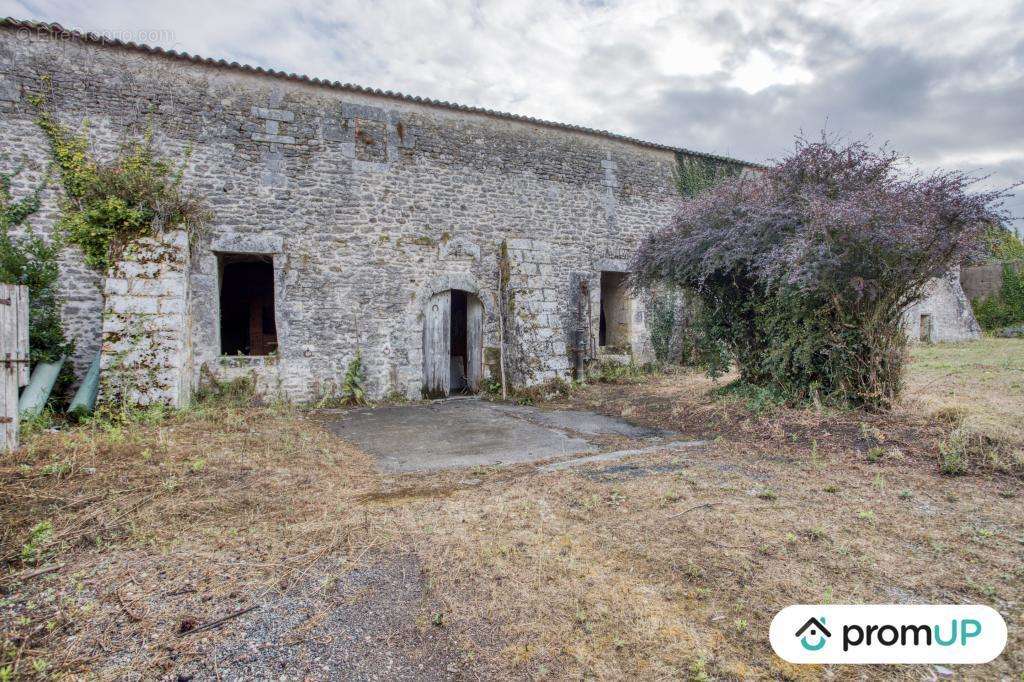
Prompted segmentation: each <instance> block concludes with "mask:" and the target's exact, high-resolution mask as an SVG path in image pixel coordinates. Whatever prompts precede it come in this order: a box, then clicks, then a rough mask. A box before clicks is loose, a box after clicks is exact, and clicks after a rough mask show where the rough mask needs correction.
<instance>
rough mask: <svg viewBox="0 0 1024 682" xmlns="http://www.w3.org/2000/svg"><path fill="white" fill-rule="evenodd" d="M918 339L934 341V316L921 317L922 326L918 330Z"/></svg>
mask: <svg viewBox="0 0 1024 682" xmlns="http://www.w3.org/2000/svg"><path fill="white" fill-rule="evenodd" d="M918 338H919V339H920V340H921V341H924V342H926V343H927V342H928V341H931V340H932V316H931V315H927V314H926V315H921V326H920V328H919V329H918Z"/></svg>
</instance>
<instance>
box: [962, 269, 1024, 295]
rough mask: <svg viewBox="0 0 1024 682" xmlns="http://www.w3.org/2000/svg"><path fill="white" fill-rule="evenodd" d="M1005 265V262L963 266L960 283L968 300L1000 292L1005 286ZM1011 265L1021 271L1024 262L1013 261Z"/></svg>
mask: <svg viewBox="0 0 1024 682" xmlns="http://www.w3.org/2000/svg"><path fill="white" fill-rule="evenodd" d="M1003 266H1004V264H1003V263H988V264H986V265H975V266H971V267H966V268H963V269H962V270H961V272H960V285H961V286H962V287H963V289H964V293H965V294H966V295H967V298H968V300H971V301H973V300H975V299H978V298H986V297H988V296H992V295H994V294H998V293H999V292H1000V291H1001V290H1002V288H1003ZM1010 267H1012V268H1014V269H1015V270H1017V271H1018V272H1020V270H1021V269H1022V268H1024V263H1011V264H1010Z"/></svg>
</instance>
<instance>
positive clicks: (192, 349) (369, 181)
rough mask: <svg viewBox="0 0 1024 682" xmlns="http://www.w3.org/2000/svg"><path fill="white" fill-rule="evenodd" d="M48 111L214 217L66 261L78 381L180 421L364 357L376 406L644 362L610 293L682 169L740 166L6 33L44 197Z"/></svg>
mask: <svg viewBox="0 0 1024 682" xmlns="http://www.w3.org/2000/svg"><path fill="white" fill-rule="evenodd" d="M40 101H43V102H45V103H44V104H43V105H42V106H45V107H46V108H47V110H48V111H49V112H51V114H52V115H53V116H54V117H55V118H56V119H57V120H58V121H60V122H61V123H62V124H64V125H66V126H69V127H71V128H73V129H76V130H77V129H82V126H83V124H85V123H86V122H87V132H88V136H89V139H90V143H91V145H92V147H93V149H94V151H95V153H97V154H98V155H99V156H101V157H102V156H109V155H112V154H113V153H114V152H115V150H116V149H117V147H118V146H119V145H120V144H123V143H124V142H126V141H129V140H132V139H138V137H139V136H141V135H143V134H145V133H146V132H151V133H152V135H153V138H154V141H155V144H156V146H157V147H158V149H159V150H160V153H161V154H162V155H163V157H165V158H167V159H168V160H170V161H172V162H174V163H183V164H184V168H185V171H184V182H185V185H186V186H187V188H188V189H190V190H193V191H195V192H196V193H197V194H198V195H200V196H202V197H203V199H204V201H205V202H206V204H207V206H208V208H209V209H210V213H211V218H210V220H209V221H208V223H207V224H206V226H205V228H204V229H203V230H202V231H201V233H200V234H197V235H193V236H192V237H191V238H190V237H189V236H186V235H185V234H184V233H180V232H165V233H163V234H160V235H158V236H156V237H154V238H151V239H144V240H141V241H139V242H136V243H135V244H133V245H132V246H131V247H130V248H129V249H127V250H126V251H125V253H124V254H123V256H122V258H121V260H120V261H119V262H117V263H116V264H114V266H113V267H112V268H111V269H110V271H109V272H106V273H99V272H96V271H94V270H91V269H90V268H88V267H86V266H85V265H84V263H83V261H82V255H81V253H80V252H79V251H78V250H77V248H76V247H68V248H67V249H65V250H64V255H63V257H62V258H63V262H62V283H63V286H64V290H65V296H66V301H67V303H66V308H65V311H64V317H65V322H66V328H67V330H68V332H69V334H70V335H71V336H73V337H74V338H75V339H76V342H77V350H76V355H75V357H74V358H73V361H74V366H75V370H76V373H77V374H78V375H79V376H81V375H82V374H83V373H84V372H85V370H86V369H87V367H88V364H89V362H90V361H91V359H92V358H93V357H95V356H96V354H97V353H98V352H99V351H100V349H102V359H103V368H104V374H103V376H104V390H123V391H125V392H126V393H128V394H130V395H131V396H132V397H133V398H135V399H137V400H139V401H141V402H149V401H167V402H170V403H172V404H181V403H184V402H186V401H187V400H188V399H189V396H190V394H191V392H192V391H193V390H194V389H195V387H196V386H197V385H198V384H199V382H200V381H201V379H202V378H203V377H207V376H216V377H221V378H231V377H235V376H239V375H243V374H244V375H253V376H255V377H256V379H257V384H258V386H259V388H260V390H261V391H262V392H263V393H265V394H268V395H271V396H280V397H283V398H286V399H291V400H299V401H307V400H316V399H319V398H321V397H329V396H331V395H333V394H334V393H336V392H337V391H338V390H339V386H340V384H341V381H342V378H343V376H344V374H345V371H346V368H347V366H348V365H349V363H350V362H351V361H352V360H353V358H354V357H355V356H356V354H357V352H358V353H359V354H360V356H361V358H362V362H363V364H364V367H365V368H366V374H367V382H366V383H367V389H368V393H369V395H370V396H371V397H373V398H380V397H384V396H387V395H391V394H398V395H403V396H407V397H409V398H419V397H421V396H422V395H425V394H431V395H436V394H448V393H454V392H458V391H473V390H477V389H479V387H480V385H481V382H482V381H485V380H487V379H488V378H491V379H493V378H496V377H497V376H499V374H500V367H499V355H500V354H499V352H498V349H499V347H504V349H505V353H504V360H505V362H504V364H505V365H506V367H505V371H506V372H507V373H508V374H509V375H510V377H511V379H512V380H513V381H514V382H515V383H518V384H520V385H522V384H532V383H538V382H542V381H545V380H548V379H551V378H554V377H567V376H570V375H571V373H572V372H573V370H574V368H575V367H577V366H579V365H581V364H582V363H585V362H587V361H590V360H592V359H594V358H596V357H598V356H599V355H601V354H608V355H612V356H615V357H620V358H621V357H630V356H631V357H633V358H635V359H638V360H640V361H643V360H646V359H648V358H649V357H650V355H651V347H650V338H649V335H648V333H647V330H646V326H645V319H644V314H645V313H644V308H643V306H642V305H641V304H640V303H639V302H638V301H637V300H636V298H635V297H634V296H633V295H632V294H631V293H630V292H629V291H628V289H627V288H626V286H625V277H624V275H625V273H626V271H627V267H628V263H629V260H630V258H631V256H632V254H633V252H634V251H635V248H636V246H637V244H638V242H639V240H640V239H641V237H642V236H643V235H644V234H645V233H647V232H648V231H650V230H651V229H654V228H656V227H658V226H661V225H664V224H665V223H666V222H667V220H668V219H669V217H670V216H671V214H672V213H673V210H674V208H675V206H676V202H677V201H678V195H677V193H676V191H675V188H674V183H673V170H674V168H675V166H676V163H677V160H678V158H679V157H680V156H681V155H691V156H695V157H702V158H707V159H710V160H712V161H716V162H729V163H741V164H742V162H739V161H736V160H734V159H724V158H721V157H715V156H710V155H707V154H701V153H698V152H693V151H689V150H685V149H678V148H673V147H668V146H664V145H659V144H653V143H649V142H644V141H641V140H636V139H631V138H627V137H623V136H620V135H614V134H611V133H607V132H603V131H597V130H591V129H586V128H581V127H578V126H571V125H564V124H559V123H552V122H547V121H539V120H535V119H531V118H526V117H522V116H515V115H511V114H506V113H500V112H494V111H488V110H483V109H477V108H472V107H466V106H461V105H457V104H451V103H448V102H439V101H433V100H426V99H422V98H418V97H409V96H405V95H402V94H399V93H392V92H382V91H379V90H371V89H367V88H363V87H360V86H356V85H349V84H341V83H337V82H329V81H324V80H320V79H315V78H313V79H311V78H308V77H306V76H297V75H294V74H285V73H280V72H276V71H268V70H264V69H259V68H253V67H249V66H244V65H239V64H236V63H227V62H224V61H216V60H212V59H206V58H201V57H195V56H190V55H187V54H180V53H175V52H172V51H164V50H162V49H159V48H150V47H146V46H140V45H135V44H125V43H121V42H119V41H110V40H107V39H103V38H100V37H97V36H92V35H89V34H80V33H77V32H70V31H66V30H64V29H62V28H60V27H59V26H56V25H44V24H35V23H28V22H20V21H17V20H12V19H7V20H3V21H0V139H2V140H3V154H2V156H0V172H5V173H12V172H14V171H19V172H18V173H17V174H16V175H15V176H14V178H15V181H14V182H15V184H14V187H13V190H14V191H15V193H16V194H17V193H25V192H31V191H34V190H35V189H36V188H38V187H39V186H43V189H42V194H41V198H42V209H41V210H40V211H39V212H38V213H36V214H35V215H34V216H32V219H31V223H32V227H33V229H34V230H36V231H37V232H39V233H43V234H46V233H48V232H49V231H51V230H52V229H53V226H54V223H55V221H56V219H57V218H58V216H59V206H58V202H59V198H60V191H61V190H60V189H59V183H58V182H55V181H54V180H53V179H52V178H51V180H50V181H49V182H47V183H45V184H44V179H45V177H46V174H47V168H49V166H50V164H51V158H52V156H51V149H50V147H49V142H48V140H47V138H46V137H45V136H44V135H43V133H42V131H41V130H40V128H39V126H38V123H37V117H38V115H39V108H38V107H39V106H40V104H39V103H40Z"/></svg>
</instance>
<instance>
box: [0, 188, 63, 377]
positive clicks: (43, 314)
mask: <svg viewBox="0 0 1024 682" xmlns="http://www.w3.org/2000/svg"><path fill="white" fill-rule="evenodd" d="M12 179H13V175H6V174H2V175H0V282H3V283H5V284H20V285H24V286H27V287H28V292H29V312H28V321H29V357H30V359H31V361H32V363H33V364H34V363H38V362H54V361H56V360H58V359H60V358H61V357H63V356H67V355H70V354H71V353H72V352H73V350H74V343H73V342H71V341H69V340H68V339H67V337H66V336H65V334H64V324H63V322H62V321H61V316H60V311H61V306H62V304H63V299H62V297H61V295H60V292H59V286H58V283H59V279H60V267H59V265H58V261H57V257H58V255H59V254H60V250H61V244H60V242H59V241H54V242H52V243H47V242H46V241H45V240H44V239H43V238H42V237H39V236H38V235H36V234H35V233H34V232H32V230H31V228H28V229H26V230H24V234H22V236H20V237H15V236H13V235H12V234H11V231H12V230H14V229H17V228H19V227H21V226H23V225H25V223H26V221H27V220H28V218H29V216H31V215H32V214H33V213H35V212H36V211H38V210H39V206H40V199H39V195H40V192H41V191H42V188H43V186H44V185H45V184H46V181H45V180H44V181H43V182H42V183H40V185H39V187H37V188H36V190H35V191H34V192H33V193H32V194H30V195H29V196H27V197H23V198H21V199H17V200H15V199H14V197H13V196H12V193H11V181H12Z"/></svg>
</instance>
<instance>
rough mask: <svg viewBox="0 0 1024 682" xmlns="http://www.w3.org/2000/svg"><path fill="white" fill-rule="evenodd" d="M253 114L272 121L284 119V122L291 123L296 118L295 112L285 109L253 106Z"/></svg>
mask: <svg viewBox="0 0 1024 682" xmlns="http://www.w3.org/2000/svg"><path fill="white" fill-rule="evenodd" d="M252 115H253V116H255V117H256V118H262V119H267V120H270V121H283V122H284V123H291V122H292V121H294V120H295V113H294V112H291V111H287V110H285V109H269V108H264V107H253V108H252Z"/></svg>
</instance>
